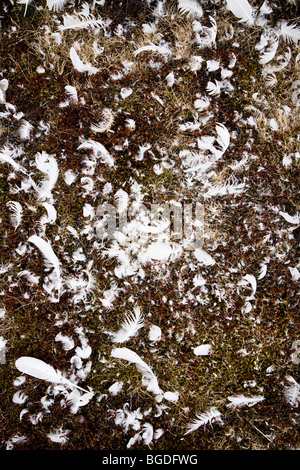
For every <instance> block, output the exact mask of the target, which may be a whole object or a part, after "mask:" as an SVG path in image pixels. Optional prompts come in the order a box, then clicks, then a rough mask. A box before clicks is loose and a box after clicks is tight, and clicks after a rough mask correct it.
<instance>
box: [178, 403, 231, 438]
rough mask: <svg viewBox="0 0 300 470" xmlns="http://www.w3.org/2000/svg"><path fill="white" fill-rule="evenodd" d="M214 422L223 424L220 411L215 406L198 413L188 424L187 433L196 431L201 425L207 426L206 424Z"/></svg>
mask: <svg viewBox="0 0 300 470" xmlns="http://www.w3.org/2000/svg"><path fill="white" fill-rule="evenodd" d="M213 422H218V423H219V424H223V421H222V419H221V413H220V411H219V410H218V409H217V408H215V407H213V408H211V409H210V410H208V411H206V412H205V413H201V414H198V415H197V416H196V419H195V420H194V421H192V422H191V423H189V424H188V425H187V429H188V431H187V432H186V433H185V434H189V433H190V432H193V431H196V430H197V429H198V428H199V427H200V426H205V425H206V424H212V423H213Z"/></svg>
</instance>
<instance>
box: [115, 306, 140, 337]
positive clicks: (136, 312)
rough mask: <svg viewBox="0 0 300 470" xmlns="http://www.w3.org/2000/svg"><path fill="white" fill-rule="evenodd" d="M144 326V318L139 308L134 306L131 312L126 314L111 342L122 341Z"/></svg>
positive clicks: (134, 334)
mask: <svg viewBox="0 0 300 470" xmlns="http://www.w3.org/2000/svg"><path fill="white" fill-rule="evenodd" d="M143 326H144V318H143V315H142V314H141V309H140V308H139V307H135V308H134V309H133V313H129V314H128V315H126V317H125V320H124V321H123V323H122V325H121V328H120V329H119V331H117V332H116V333H115V334H113V336H112V342H113V343H124V342H125V341H128V340H129V339H130V338H132V337H133V336H136V334H137V332H138V330H139V329H140V328H142V327H143Z"/></svg>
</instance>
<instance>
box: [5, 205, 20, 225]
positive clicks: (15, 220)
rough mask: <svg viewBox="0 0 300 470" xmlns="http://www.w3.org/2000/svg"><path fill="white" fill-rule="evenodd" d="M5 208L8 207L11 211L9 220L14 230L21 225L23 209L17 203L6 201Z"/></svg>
mask: <svg viewBox="0 0 300 470" xmlns="http://www.w3.org/2000/svg"><path fill="white" fill-rule="evenodd" d="M6 206H7V207H9V208H10V209H11V211H12V214H11V217H10V220H11V223H12V224H13V226H14V228H15V229H16V228H17V227H19V225H20V223H21V220H22V213H23V208H22V206H21V204H20V203H19V202H17V201H8V202H7V204H6Z"/></svg>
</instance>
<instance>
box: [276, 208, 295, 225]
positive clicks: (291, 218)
mask: <svg viewBox="0 0 300 470" xmlns="http://www.w3.org/2000/svg"><path fill="white" fill-rule="evenodd" d="M279 214H280V215H281V216H282V217H283V218H284V219H285V220H286V221H287V222H289V223H290V224H295V225H298V224H299V223H300V217H299V216H298V215H294V216H292V215H290V214H288V213H287V212H282V211H280V212H279Z"/></svg>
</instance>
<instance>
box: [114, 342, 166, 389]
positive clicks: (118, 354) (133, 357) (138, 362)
mask: <svg viewBox="0 0 300 470" xmlns="http://www.w3.org/2000/svg"><path fill="white" fill-rule="evenodd" d="M111 356H112V357H115V358H117V359H124V360H125V361H128V362H131V363H133V364H135V366H136V368H137V369H138V370H139V371H140V372H141V373H142V375H143V378H144V379H145V382H146V383H147V390H148V391H149V392H153V393H154V394H156V395H159V394H161V393H162V391H161V389H160V388H159V386H158V382H157V378H156V376H155V375H154V373H153V371H152V369H151V368H150V367H149V366H148V365H147V364H146V362H145V361H143V359H142V358H141V357H140V356H139V355H138V354H136V353H135V352H134V351H132V350H131V349H128V348H114V349H113V350H112V352H111Z"/></svg>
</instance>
